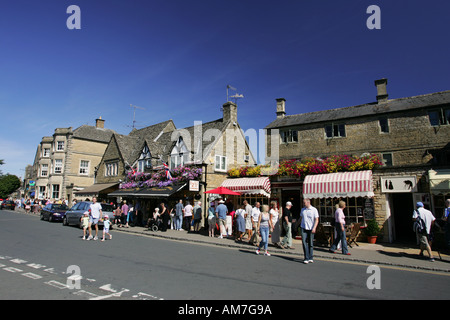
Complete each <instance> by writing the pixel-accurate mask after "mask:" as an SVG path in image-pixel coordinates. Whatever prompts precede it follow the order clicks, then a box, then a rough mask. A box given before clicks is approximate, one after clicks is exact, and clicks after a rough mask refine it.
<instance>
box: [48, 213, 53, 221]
mask: <svg viewBox="0 0 450 320" xmlns="http://www.w3.org/2000/svg"><path fill="white" fill-rule="evenodd" d="M48 222H53V215H51V214H49V215H48Z"/></svg>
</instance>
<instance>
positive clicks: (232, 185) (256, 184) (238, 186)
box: [222, 177, 270, 197]
mask: <svg viewBox="0 0 450 320" xmlns="http://www.w3.org/2000/svg"><path fill="white" fill-rule="evenodd" d="M222 187H225V188H228V189H230V190H233V191H236V192H240V193H241V194H262V195H264V196H266V197H270V180H269V177H255V178H237V179H227V180H225V181H224V182H223V183H222Z"/></svg>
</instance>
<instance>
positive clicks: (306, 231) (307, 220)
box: [300, 198, 319, 263]
mask: <svg viewBox="0 0 450 320" xmlns="http://www.w3.org/2000/svg"><path fill="white" fill-rule="evenodd" d="M303 205H304V207H303V208H302V211H301V213H300V219H301V225H300V227H301V230H302V244H303V252H304V255H305V260H303V263H312V262H313V247H314V246H313V243H314V234H315V233H316V228H317V224H318V223H319V212H318V211H317V209H316V208H314V207H313V206H312V205H311V200H309V199H307V198H305V199H304V200H303Z"/></svg>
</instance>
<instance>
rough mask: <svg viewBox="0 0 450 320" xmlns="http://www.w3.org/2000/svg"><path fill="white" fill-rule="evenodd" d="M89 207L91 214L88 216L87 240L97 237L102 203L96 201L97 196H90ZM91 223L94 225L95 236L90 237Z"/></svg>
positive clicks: (101, 214)
mask: <svg viewBox="0 0 450 320" xmlns="http://www.w3.org/2000/svg"><path fill="white" fill-rule="evenodd" d="M89 209H90V210H91V214H90V216H89V224H88V229H89V237H88V238H87V240H91V239H94V240H97V239H98V221H99V220H100V219H101V218H102V216H103V212H102V205H101V204H100V203H98V202H97V198H96V197H94V198H92V203H91V204H90V206H89ZM92 224H93V225H94V226H95V237H94V238H92Z"/></svg>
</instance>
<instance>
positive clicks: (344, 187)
mask: <svg viewBox="0 0 450 320" xmlns="http://www.w3.org/2000/svg"><path fill="white" fill-rule="evenodd" d="M373 196H374V194H373V190H372V171H371V170H365V171H351V172H336V173H327V174H317V175H308V176H306V177H305V181H304V182H303V198H310V199H314V198H340V197H373Z"/></svg>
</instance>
